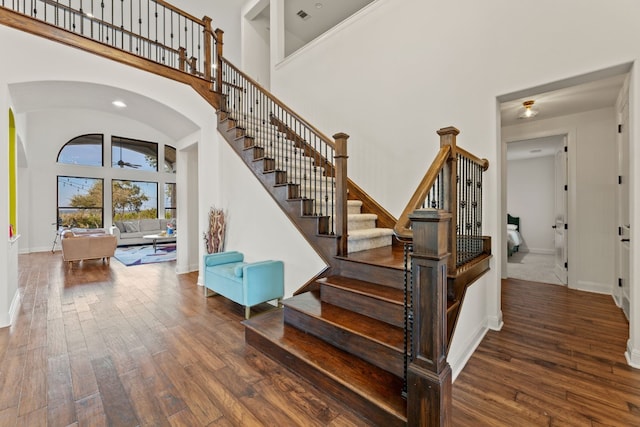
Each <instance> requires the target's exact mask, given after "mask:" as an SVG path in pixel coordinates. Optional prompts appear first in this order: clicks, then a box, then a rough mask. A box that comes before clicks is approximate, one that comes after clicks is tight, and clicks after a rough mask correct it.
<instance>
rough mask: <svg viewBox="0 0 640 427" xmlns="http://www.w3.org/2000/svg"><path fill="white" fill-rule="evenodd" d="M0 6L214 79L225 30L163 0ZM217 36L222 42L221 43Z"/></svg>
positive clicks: (45, 0)
mask: <svg viewBox="0 0 640 427" xmlns="http://www.w3.org/2000/svg"><path fill="white" fill-rule="evenodd" d="M0 6H2V7H3V8H5V9H9V10H12V11H14V12H16V13H20V14H23V15H26V16H29V17H30V18H33V19H35V20H38V21H41V22H44V23H47V24H49V25H52V26H54V27H57V28H61V29H64V30H66V31H68V32H71V33H73V34H75V35H79V36H81V37H84V38H86V39H90V40H93V41H96V42H99V43H102V44H104V45H107V46H110V47H112V48H115V49H118V50H121V51H124V52H127V53H130V54H133V55H136V56H139V57H142V58H145V59H147V60H150V61H153V62H155V63H158V64H161V65H164V66H167V67H170V68H173V69H176V70H179V71H182V72H186V73H189V74H191V75H193V76H196V77H199V78H201V79H203V80H206V81H208V82H211V81H212V80H213V77H214V76H213V75H212V70H213V68H215V64H214V62H212V58H217V57H218V54H219V53H220V54H221V51H220V50H219V48H221V44H222V40H221V35H222V32H221V31H218V32H215V33H214V32H213V31H212V30H211V19H210V18H208V17H206V16H205V17H204V18H202V19H198V18H196V17H193V16H191V15H189V14H187V13H185V12H183V11H181V10H180V9H178V8H176V7H175V6H172V5H170V4H168V3H165V2H163V1H161V0H137V1H135V0H118V1H115V0H65V1H64V2H62V1H58V0H1V2H0ZM218 41H219V42H220V43H219V44H220V46H218Z"/></svg>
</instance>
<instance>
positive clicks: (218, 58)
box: [216, 28, 224, 93]
mask: <svg viewBox="0 0 640 427" xmlns="http://www.w3.org/2000/svg"><path fill="white" fill-rule="evenodd" d="M223 35H224V31H222V30H221V29H220V28H216V92H218V93H222V46H223V45H224V43H223V41H222V38H223Z"/></svg>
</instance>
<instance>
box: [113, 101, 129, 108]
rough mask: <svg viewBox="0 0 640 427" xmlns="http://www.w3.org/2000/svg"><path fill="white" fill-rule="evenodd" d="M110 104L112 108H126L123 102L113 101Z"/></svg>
mask: <svg viewBox="0 0 640 427" xmlns="http://www.w3.org/2000/svg"><path fill="white" fill-rule="evenodd" d="M111 104H113V106H114V107H118V108H125V107H126V106H127V104H125V103H124V102H123V101H120V100H115V101H113V102H112V103H111Z"/></svg>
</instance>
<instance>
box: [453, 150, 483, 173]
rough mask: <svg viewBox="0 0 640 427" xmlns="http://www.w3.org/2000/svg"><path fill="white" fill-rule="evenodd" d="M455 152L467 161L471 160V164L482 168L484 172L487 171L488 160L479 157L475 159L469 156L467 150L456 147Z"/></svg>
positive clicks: (473, 156)
mask: <svg viewBox="0 0 640 427" xmlns="http://www.w3.org/2000/svg"><path fill="white" fill-rule="evenodd" d="M456 152H457V153H458V154H460V155H462V156H463V157H466V158H467V159H469V160H471V161H472V162H473V163H475V164H477V165H478V166H480V167H482V169H483V170H485V171H486V170H487V169H489V160H487V159H481V158H480V157H477V156H475V155H473V154H471V153H470V152H468V151H467V150H465V149H464V148H461V147H456Z"/></svg>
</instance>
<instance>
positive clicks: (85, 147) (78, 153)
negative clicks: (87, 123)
mask: <svg viewBox="0 0 640 427" xmlns="http://www.w3.org/2000/svg"><path fill="white" fill-rule="evenodd" d="M103 144H104V136H103V135H102V134H99V133H92V134H88V135H81V136H78V137H75V138H73V139H72V140H71V141H69V142H67V143H66V144H65V145H64V146H63V147H62V149H61V150H60V152H59V153H58V159H57V161H58V163H65V164H68V165H83V166H103V165H104V160H103V149H102V146H103Z"/></svg>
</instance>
